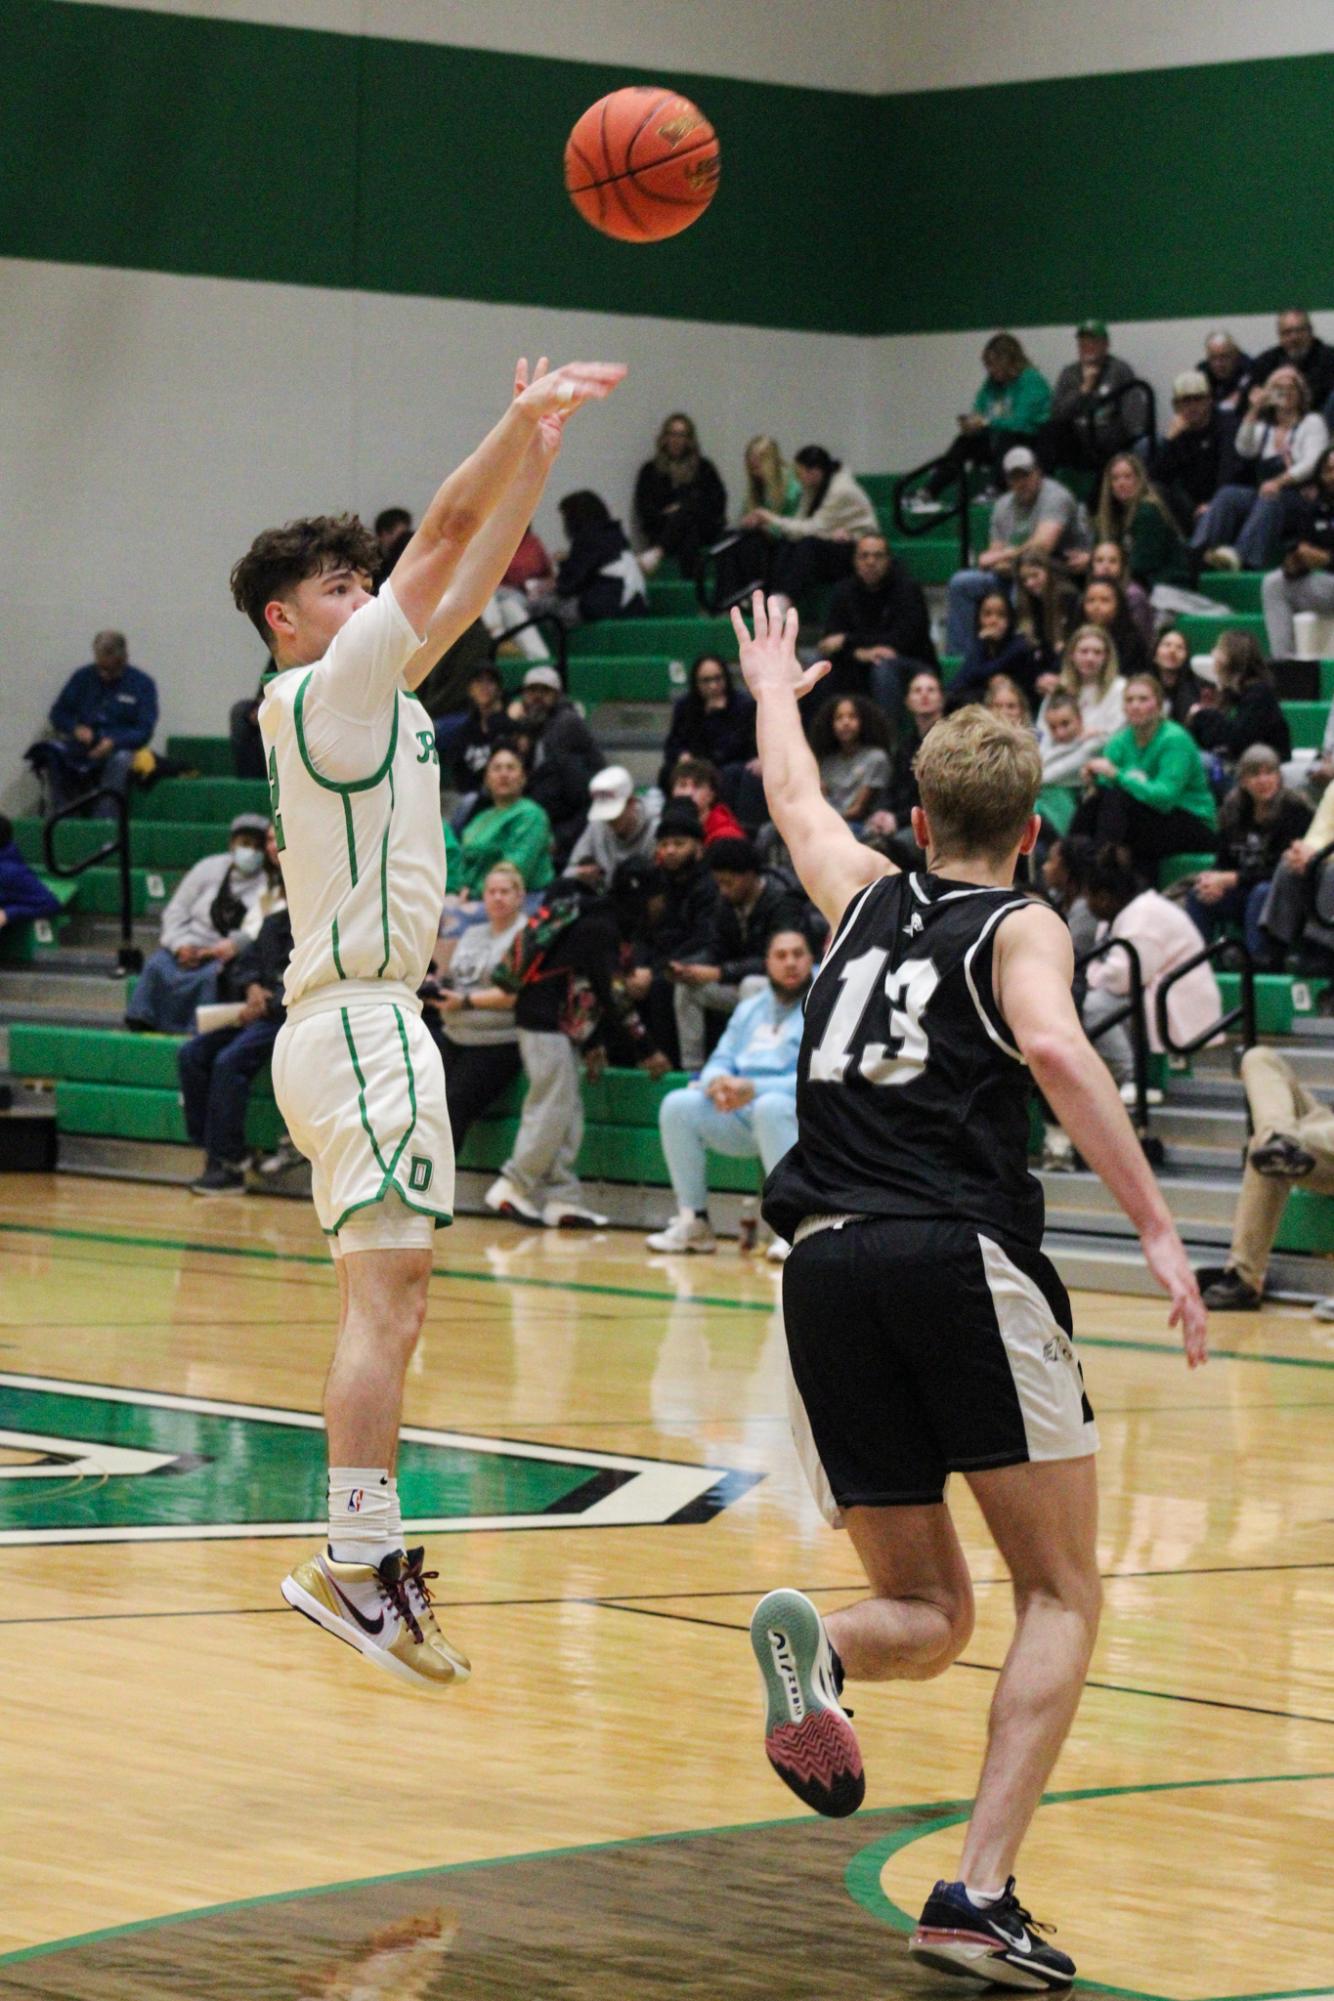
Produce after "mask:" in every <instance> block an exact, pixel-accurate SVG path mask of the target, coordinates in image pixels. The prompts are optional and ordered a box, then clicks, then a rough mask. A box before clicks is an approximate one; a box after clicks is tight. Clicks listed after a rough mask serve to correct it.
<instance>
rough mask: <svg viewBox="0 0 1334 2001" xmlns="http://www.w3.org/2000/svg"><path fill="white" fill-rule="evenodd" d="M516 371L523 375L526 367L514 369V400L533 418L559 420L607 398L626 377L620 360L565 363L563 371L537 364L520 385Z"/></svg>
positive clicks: (521, 365)
mask: <svg viewBox="0 0 1334 2001" xmlns="http://www.w3.org/2000/svg"><path fill="white" fill-rule="evenodd" d="M520 369H522V370H524V372H525V373H526V364H525V363H522V362H521V363H520V364H519V369H516V370H515V376H514V386H515V392H516V400H517V401H518V402H519V403H520V404H521V405H522V407H523V408H524V409H525V410H531V411H532V412H533V414H534V415H535V416H537V417H560V418H561V419H562V420H563V419H564V418H566V417H568V416H570V415H571V414H572V413H573V412H574V411H575V410H577V409H579V408H580V406H581V405H582V404H584V403H600V402H601V401H602V400H603V398H604V397H607V396H610V395H611V392H612V390H613V389H614V388H615V387H616V385H617V383H619V382H623V381H624V379H625V374H626V368H625V363H624V362H623V361H567V362H566V363H565V365H564V367H563V368H551V369H548V368H547V366H546V363H545V362H541V363H539V364H538V372H537V373H536V374H535V375H534V376H533V379H532V381H531V382H527V383H525V384H524V385H522V386H520V382H519V370H520Z"/></svg>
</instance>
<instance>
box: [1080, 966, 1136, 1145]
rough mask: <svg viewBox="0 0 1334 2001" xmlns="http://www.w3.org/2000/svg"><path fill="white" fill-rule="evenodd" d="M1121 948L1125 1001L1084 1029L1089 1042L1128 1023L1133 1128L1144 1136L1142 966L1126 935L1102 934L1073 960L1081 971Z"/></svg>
mask: <svg viewBox="0 0 1334 2001" xmlns="http://www.w3.org/2000/svg"><path fill="white" fill-rule="evenodd" d="M1116 951H1121V952H1124V953H1125V955H1126V959H1127V961H1128V962H1129V966H1130V992H1129V994H1128V995H1127V996H1126V999H1125V1002H1124V1004H1123V1005H1122V1006H1121V1007H1119V1008H1115V1009H1114V1010H1113V1011H1112V1013H1111V1014H1109V1015H1107V1016H1105V1017H1104V1019H1103V1020H1102V1021H1100V1022H1098V1023H1097V1025H1096V1027H1094V1028H1091V1029H1090V1028H1086V1029H1085V1030H1084V1033H1085V1035H1087V1037H1088V1039H1089V1041H1090V1042H1096V1041H1097V1040H1098V1038H1099V1036H1101V1035H1106V1033H1107V1031H1108V1029H1109V1028H1117V1027H1119V1026H1120V1024H1121V1023H1122V1022H1123V1021H1129V1023H1130V1051H1131V1064H1132V1075H1133V1078H1134V1083H1135V1104H1134V1123H1135V1131H1136V1132H1137V1133H1138V1135H1139V1137H1140V1138H1141V1139H1144V1138H1145V1137H1146V1136H1147V1134H1148V1130H1149V1036H1148V1022H1147V1019H1146V1016H1145V1011H1144V968H1143V966H1142V965H1141V963H1140V956H1139V953H1138V951H1137V950H1136V948H1135V946H1134V945H1133V944H1132V943H1131V941H1130V939H1129V938H1104V939H1103V941H1102V943H1101V945H1094V946H1093V948H1092V949H1091V950H1090V951H1088V952H1081V953H1080V955H1079V957H1078V958H1077V959H1076V960H1075V971H1076V972H1077V973H1078V972H1081V971H1082V970H1083V968H1084V967H1085V966H1091V965H1092V964H1093V962H1094V960H1095V959H1105V958H1106V957H1107V954H1108V953H1109V952H1116Z"/></svg>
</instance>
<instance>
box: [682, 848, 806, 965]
mask: <svg viewBox="0 0 1334 2001" xmlns="http://www.w3.org/2000/svg"><path fill="white" fill-rule="evenodd" d="M775 931H800V932H801V933H802V935H803V937H805V936H807V935H808V931H809V918H808V912H807V904H806V899H805V897H804V896H802V895H801V893H800V892H799V891H798V890H796V889H794V888H793V886H792V884H791V882H790V881H789V880H788V878H787V877H786V876H784V875H779V874H777V873H776V872H771V871H770V870H768V869H766V870H765V872H764V875H763V877H762V878H761V888H760V894H759V897H758V899H757V901H756V903H755V907H754V908H753V909H752V910H751V911H750V912H749V913H748V914H747V915H746V916H745V917H744V918H743V917H742V915H741V913H740V911H739V910H736V909H734V907H733V906H732V905H731V904H730V903H728V902H727V901H726V899H725V898H724V897H721V896H720V897H719V899H718V910H717V915H716V916H715V917H714V920H713V941H712V944H711V945H710V947H709V954H708V957H707V958H706V959H703V960H701V961H699V962H698V963H700V964H702V965H708V966H718V967H719V968H720V969H721V971H722V976H723V979H724V981H725V982H726V984H727V985H728V986H736V985H737V983H738V981H740V980H746V979H749V978H750V977H751V976H752V974H755V973H762V972H763V971H764V959H765V954H766V953H767V951H768V949H769V940H770V939H771V938H772V937H773V935H774V932H775Z"/></svg>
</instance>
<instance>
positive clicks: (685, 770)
mask: <svg viewBox="0 0 1334 2001" xmlns="http://www.w3.org/2000/svg"><path fill="white" fill-rule="evenodd" d="M718 784H719V774H718V767H717V765H716V764H710V763H709V761H708V759H707V758H704V757H683V758H681V759H680V760H679V762H678V763H677V766H676V769H675V771H674V772H673V773H672V782H671V786H670V788H669V793H668V796H669V797H670V798H672V799H688V800H689V801H690V804H691V805H692V806H693V807H694V809H695V811H696V812H697V813H698V814H699V823H700V825H701V827H703V829H704V845H705V847H706V848H708V847H711V846H712V845H713V843H714V842H715V841H735V840H739V839H741V838H743V835H744V829H743V827H742V825H741V822H740V821H739V820H738V819H737V817H736V814H735V813H734V812H733V811H732V809H731V807H730V806H724V804H723V802H722V800H721V799H720V798H719V796H718Z"/></svg>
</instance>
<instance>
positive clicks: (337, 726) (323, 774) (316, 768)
mask: <svg viewBox="0 0 1334 2001" xmlns="http://www.w3.org/2000/svg"><path fill="white" fill-rule="evenodd" d="M421 644H422V641H421V639H420V638H419V637H418V635H417V634H416V633H415V632H414V631H413V629H412V627H411V626H410V625H409V623H408V621H407V618H406V616H405V615H404V613H403V611H402V609H401V607H400V606H399V603H398V601H397V599H396V598H395V597H394V594H393V586H392V583H386V584H385V585H384V586H383V588H382V589H381V591H380V594H379V596H378V597H375V598H372V599H371V600H370V602H369V603H368V604H364V605H362V606H361V608H360V609H359V610H358V611H356V612H354V613H353V615H352V617H351V618H350V619H349V620H348V622H347V624H346V625H345V626H343V627H342V628H341V630H340V631H339V632H338V633H337V634H336V635H335V637H334V639H333V641H332V643H331V645H330V647H329V649H328V651H327V652H326V653H325V655H324V657H323V658H322V659H320V660H317V661H315V662H314V664H313V665H311V666H306V667H287V668H284V669H283V670H282V671H281V672H279V673H275V674H272V675H270V676H269V677H268V679H267V682H266V685H265V691H264V701H263V704H262V706H261V708H260V712H259V727H260V733H261V735H262V737H263V740H264V749H265V753H266V756H267V761H268V774H269V792H270V795H271V797H272V801H273V820H274V828H275V832H276V835H277V841H278V847H279V849H280V850H281V853H282V868H283V879H284V881H285V883H286V886H287V903H288V908H289V910H290V912H291V916H292V936H293V938H294V940H295V945H294V949H293V952H292V959H291V964H290V965H289V967H288V971H287V977H286V980H285V981H284V983H283V984H284V999H285V1001H286V1004H287V1006H288V1008H289V1009H290V1008H292V1007H293V1006H295V1005H296V1003H297V1002H298V1001H300V1000H302V999H303V998H309V997H310V996H311V995H312V994H314V993H315V992H316V991H317V990H318V989H321V988H329V989H331V990H336V989H337V988H338V987H339V986H340V985H345V984H346V983H348V982H352V981H356V982H365V981H383V982H394V983H398V984H401V985H404V986H406V987H407V988H409V989H410V990H411V991H414V992H415V990H416V988H417V987H418V986H419V985H420V984H421V981H422V979H423V977H424V975H425V973H426V969H427V966H428V965H429V963H430V958H431V953H432V951H433V950H434V947H435V941H436V935H437V932H438V930H439V924H440V913H441V910H442V908H443V906H444V898H445V842H444V834H443V830H442V828H441V823H440V760H439V757H438V755H437V753H436V748H435V729H434V726H433V724H432V722H431V719H430V717H429V716H428V715H427V713H426V711H425V709H424V708H423V707H422V705H421V703H420V702H419V701H417V700H416V698H415V697H414V696H412V695H410V694H409V693H408V691H407V689H406V688H404V686H403V684H402V674H403V669H404V667H405V666H406V665H407V663H408V661H409V660H410V659H411V658H412V656H413V654H414V653H416V652H417V651H418V649H419V648H420V646H421Z"/></svg>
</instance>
